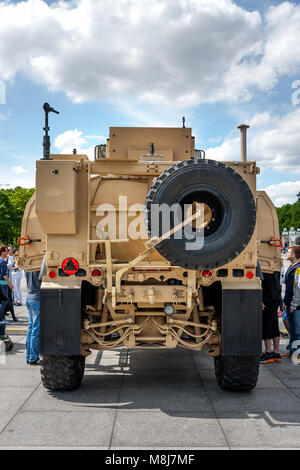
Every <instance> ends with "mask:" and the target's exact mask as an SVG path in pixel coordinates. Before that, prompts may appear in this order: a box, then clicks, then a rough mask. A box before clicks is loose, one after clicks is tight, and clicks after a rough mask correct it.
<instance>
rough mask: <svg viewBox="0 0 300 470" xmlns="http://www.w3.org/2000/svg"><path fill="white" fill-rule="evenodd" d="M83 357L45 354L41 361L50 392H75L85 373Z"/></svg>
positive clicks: (43, 378)
mask: <svg viewBox="0 0 300 470" xmlns="http://www.w3.org/2000/svg"><path fill="white" fill-rule="evenodd" d="M84 363H85V358H84V357H83V356H55V355H48V354H45V355H43V357H42V360H41V376H42V382H43V385H44V387H45V388H47V389H48V390H75V389H77V388H78V387H79V386H80V383H81V380H82V377H83V373H84Z"/></svg>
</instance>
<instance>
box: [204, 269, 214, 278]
mask: <svg viewBox="0 0 300 470" xmlns="http://www.w3.org/2000/svg"><path fill="white" fill-rule="evenodd" d="M201 275H202V277H212V275H213V273H212V271H210V269H206V270H204V271H202V273H201Z"/></svg>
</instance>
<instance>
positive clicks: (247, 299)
mask: <svg viewBox="0 0 300 470" xmlns="http://www.w3.org/2000/svg"><path fill="white" fill-rule="evenodd" d="M221 333H222V355H223V356H252V355H259V354H260V353H261V346H262V293H261V290H259V289H253V290H250V289H249V290H248V289H237V290H235V289H224V290H223V291H222V330H221Z"/></svg>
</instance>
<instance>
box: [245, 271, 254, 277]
mask: <svg viewBox="0 0 300 470" xmlns="http://www.w3.org/2000/svg"><path fill="white" fill-rule="evenodd" d="M246 276H247V278H248V279H253V277H254V274H253V273H252V272H251V271H248V272H247V274H246Z"/></svg>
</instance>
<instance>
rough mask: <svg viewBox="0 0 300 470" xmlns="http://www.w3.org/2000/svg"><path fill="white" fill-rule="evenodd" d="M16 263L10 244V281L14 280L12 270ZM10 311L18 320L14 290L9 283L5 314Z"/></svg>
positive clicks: (8, 258)
mask: <svg viewBox="0 0 300 470" xmlns="http://www.w3.org/2000/svg"><path fill="white" fill-rule="evenodd" d="M14 263H15V259H14V256H13V249H12V247H11V246H9V247H8V248H7V256H6V264H7V269H8V278H9V280H10V282H12V277H11V272H12V268H13V266H14ZM8 312H10V313H11V316H12V318H13V320H14V321H18V319H17V317H16V316H15V311H14V306H13V292H12V289H11V288H10V286H9V285H8V295H7V303H6V306H5V309H4V315H7V313H8Z"/></svg>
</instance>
